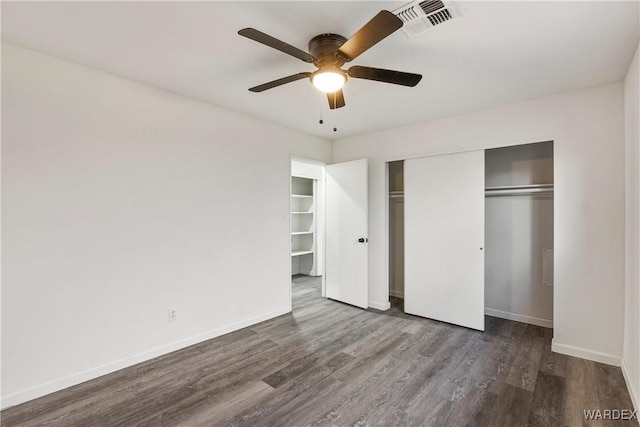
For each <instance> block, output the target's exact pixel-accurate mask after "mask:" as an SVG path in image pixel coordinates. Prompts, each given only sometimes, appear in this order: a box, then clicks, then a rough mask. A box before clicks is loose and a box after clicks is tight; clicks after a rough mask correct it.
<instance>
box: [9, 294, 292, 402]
mask: <svg viewBox="0 0 640 427" xmlns="http://www.w3.org/2000/svg"><path fill="white" fill-rule="evenodd" d="M290 312H291V308H290V307H287V308H283V309H280V310H277V311H272V312H270V313H266V314H263V315H261V316H256V317H252V318H250V319H246V320H242V321H240V322H236V323H233V324H231V325H227V326H223V327H222V328H218V329H214V330H211V331H208V332H204V333H202V334H198V335H195V336H193V337H189V338H185V339H183V340H180V341H176V342H173V343H171V344H168V345H163V346H161V347H157V348H154V349H152V350H148V351H144V352H142V353H138V354H135V355H133V356H131V357H125V358H122V359H119V360H115V361H113V362H110V363H106V364H104V365H101V366H96V367H95V368H91V369H87V370H85V371H81V372H77V373H75V374H71V375H68V376H66V377H63V378H58V379H56V380H53V381H50V382H48V383H45V384H40V385H38V386H35V387H31V388H28V389H26V390H23V391H19V392H16V393H11V394H9V395H7V396H2V398H1V399H0V408H1V409H6V408H9V407H11V406H15V405H19V404H21V403H24V402H27V401H29V400H33V399H36V398H38V397H42V396H45V395H47V394H50V393H53V392H56V391H59V390H62V389H65V388H67V387H71V386H73V385H76V384H80V383H82V382H85V381H89V380H92V379H94V378H98V377H100V376H102V375H106V374H110V373H112V372H115V371H118V370H120V369H124V368H128V367H129V366H133V365H135V364H137V363H141V362H145V361H147V360H150V359H153V358H154V357H158V356H162V355H165V354H167V353H171V352H173V351H176V350H180V349H182V348H185V347H189V346H190V345H194V344H198V343H201V342H203V341H206V340H210V339H212V338H216V337H219V336H221V335H225V334H228V333H230V332H234V331H237V330H238V329H242V328H246V327H247V326H251V325H255V324H256V323H260V322H264V321H265V320H269V319H272V318H274V317H277V316H281V315H283V314H287V313H290Z"/></svg>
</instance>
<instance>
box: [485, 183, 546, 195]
mask: <svg viewBox="0 0 640 427" xmlns="http://www.w3.org/2000/svg"><path fill="white" fill-rule="evenodd" d="M484 194H485V196H487V197H492V196H523V195H527V194H532V195H544V194H553V184H534V185H507V186H503V187H487V188H485V190H484Z"/></svg>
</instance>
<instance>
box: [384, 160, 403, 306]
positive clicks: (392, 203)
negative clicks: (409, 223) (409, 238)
mask: <svg viewBox="0 0 640 427" xmlns="http://www.w3.org/2000/svg"><path fill="white" fill-rule="evenodd" d="M388 166H389V295H391V296H394V297H399V298H404V161H402V160H400V161H396V162H389V163H388Z"/></svg>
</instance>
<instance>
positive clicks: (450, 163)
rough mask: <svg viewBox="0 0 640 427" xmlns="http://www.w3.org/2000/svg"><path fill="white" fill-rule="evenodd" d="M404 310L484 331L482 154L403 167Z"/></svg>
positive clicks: (410, 162)
mask: <svg viewBox="0 0 640 427" xmlns="http://www.w3.org/2000/svg"><path fill="white" fill-rule="evenodd" d="M404 209H405V210H404V215H405V216H404V224H405V228H404V230H405V237H404V239H405V290H404V295H405V300H404V307H405V311H406V312H407V313H409V314H415V315H418V316H423V317H428V318H430V319H435V320H441V321H444V322H449V323H453V324H456V325H460V326H465V327H468V328H473V329H479V330H484V151H472V152H467V153H459V154H450V155H444V156H435V157H425V158H421V159H412V160H406V161H405V163H404Z"/></svg>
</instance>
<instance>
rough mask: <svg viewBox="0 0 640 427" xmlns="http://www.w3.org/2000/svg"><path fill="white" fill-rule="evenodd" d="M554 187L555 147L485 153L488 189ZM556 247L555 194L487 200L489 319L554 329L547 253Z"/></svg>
mask: <svg viewBox="0 0 640 427" xmlns="http://www.w3.org/2000/svg"><path fill="white" fill-rule="evenodd" d="M547 183H553V143H551V142H544V143H541V144H526V145H518V146H515V147H505V148H497V149H493V150H487V151H486V152H485V186H487V187H499V186H508V185H529V184H547ZM544 249H553V194H547V195H531V194H528V195H522V196H512V195H511V196H493V197H485V245H484V254H485V270H484V271H485V274H484V277H485V279H484V288H485V291H484V299H485V310H486V313H487V314H488V315H491V316H497V317H503V318H506V319H511V320H518V321H522V322H527V323H533V324H535V325H540V326H546V327H552V325H553V320H552V319H553V288H551V287H548V286H544V285H543V278H542V270H543V266H542V262H543V250H544Z"/></svg>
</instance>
